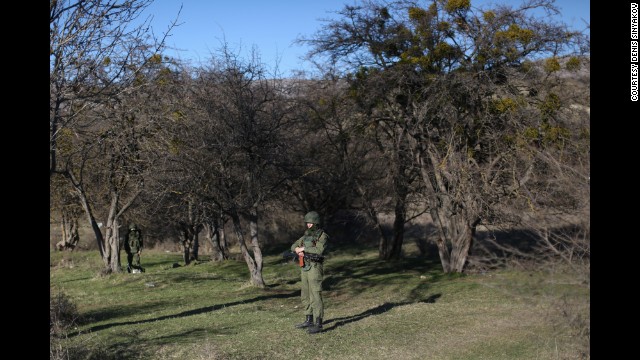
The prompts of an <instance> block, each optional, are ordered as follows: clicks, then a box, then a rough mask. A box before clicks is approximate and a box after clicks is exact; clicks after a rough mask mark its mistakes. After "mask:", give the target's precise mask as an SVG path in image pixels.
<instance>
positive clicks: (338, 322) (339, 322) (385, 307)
mask: <svg viewBox="0 0 640 360" xmlns="http://www.w3.org/2000/svg"><path fill="white" fill-rule="evenodd" d="M441 296H442V294H434V295H431V296H429V297H428V298H426V299H424V300H418V301H402V302H395V303H388V302H386V303H384V304H382V305H379V306H376V307H374V308H373V309H369V310H366V311H363V312H361V313H360V314H357V315H352V316H345V317H340V318H335V319H329V320H327V321H325V322H324V325H325V326H324V328H323V330H322V332H328V331H333V330H335V329H336V328H338V327H340V326H343V325H346V324H349V323H352V322H355V321H360V320H362V319H364V318H366V317H369V316H372V315H380V314H383V313H385V312H387V311H389V310H391V309H393V308H394V307H397V306H402V305H409V304H416V303H425V304H433V303H435V302H436V300H437V299H438V298H440V297H441ZM331 323H335V324H333V325H331V326H330V327H327V326H326V325H327V324H331Z"/></svg>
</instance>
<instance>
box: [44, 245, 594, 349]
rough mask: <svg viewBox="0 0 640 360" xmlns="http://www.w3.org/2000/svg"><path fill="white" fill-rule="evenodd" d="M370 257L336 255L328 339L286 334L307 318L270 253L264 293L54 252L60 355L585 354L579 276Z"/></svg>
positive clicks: (328, 269) (329, 287)
mask: <svg viewBox="0 0 640 360" xmlns="http://www.w3.org/2000/svg"><path fill="white" fill-rule="evenodd" d="M376 255H377V254H376V252H375V250H358V251H355V250H354V251H346V250H345V251H343V252H340V253H339V254H338V253H336V254H333V253H332V255H331V257H330V258H329V259H328V260H327V262H326V265H325V289H326V290H325V291H324V299H325V327H324V332H323V333H320V334H316V335H309V334H307V333H306V332H305V331H303V330H299V329H295V328H294V327H293V325H294V324H296V323H299V322H301V321H302V320H303V318H304V316H303V313H302V309H301V304H300V299H299V285H300V284H299V269H298V268H297V267H296V266H295V264H293V263H291V262H283V260H281V258H280V257H279V255H270V256H266V257H265V262H264V272H263V275H264V280H265V282H266V283H267V288H266V289H257V288H254V287H252V286H250V285H249V284H248V278H249V275H248V270H247V267H246V265H245V263H244V262H243V261H235V260H228V261H225V262H211V261H208V259H207V257H203V258H202V260H203V261H201V262H200V263H199V264H198V265H195V266H186V267H178V268H172V267H171V265H172V264H173V263H175V262H179V263H182V262H181V255H180V254H178V253H170V254H168V253H161V252H153V251H146V252H145V253H144V254H143V257H142V263H143V266H145V268H146V272H145V273H142V274H127V273H122V274H111V275H108V276H100V275H98V274H99V273H100V269H101V267H102V266H101V260H100V258H99V254H98V253H97V252H95V251H94V252H74V253H58V252H55V253H51V256H50V259H51V260H50V265H51V268H50V283H51V288H52V293H56V292H63V293H64V294H66V295H67V296H68V297H69V298H70V299H71V300H72V301H73V302H74V303H75V304H76V306H77V309H78V312H79V314H80V319H79V321H78V325H77V328H72V329H69V331H68V333H67V337H66V338H62V339H59V340H56V344H59V345H60V346H62V347H63V348H64V349H70V350H69V351H70V352H71V351H74V352H75V353H76V354H78V356H77V358H83V359H105V358H106V359H297V360H300V359H397V360H399V359H457V360H465V359H580V358H588V356H589V355H588V333H587V335H585V334H584V331H582V332H581V330H583V329H584V327H585V326H587V329H588V312H589V308H588V303H589V289H588V286H585V285H584V284H582V283H581V282H579V281H575V279H576V276H575V275H572V274H570V273H566V274H562V273H557V272H554V273H547V272H543V271H540V272H524V271H515V270H501V271H496V272H492V273H486V274H484V275H446V274H443V273H442V272H441V267H440V264H439V263H438V261H437V259H420V258H407V259H404V260H403V261H400V262H391V263H386V262H382V261H380V260H378V259H377V256H376ZM63 259H64V260H63ZM562 314H569V315H574V316H564V317H563V315H562ZM576 319H578V320H576ZM579 320H581V321H579ZM585 324H586V325H585ZM581 354H582V355H581Z"/></svg>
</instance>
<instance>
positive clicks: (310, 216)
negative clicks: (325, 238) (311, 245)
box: [304, 211, 320, 225]
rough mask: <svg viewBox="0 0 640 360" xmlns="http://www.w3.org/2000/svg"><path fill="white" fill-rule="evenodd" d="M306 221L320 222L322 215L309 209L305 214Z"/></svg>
mask: <svg viewBox="0 0 640 360" xmlns="http://www.w3.org/2000/svg"><path fill="white" fill-rule="evenodd" d="M304 222H306V223H311V224H316V225H317V224H320V215H319V214H318V213H317V212H315V211H309V212H308V213H307V214H306V215H305V216H304Z"/></svg>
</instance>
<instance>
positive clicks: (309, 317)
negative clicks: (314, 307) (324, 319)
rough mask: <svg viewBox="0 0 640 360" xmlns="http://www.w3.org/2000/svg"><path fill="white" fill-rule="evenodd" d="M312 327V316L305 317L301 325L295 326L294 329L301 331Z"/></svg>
mask: <svg viewBox="0 0 640 360" xmlns="http://www.w3.org/2000/svg"><path fill="white" fill-rule="evenodd" d="M312 325H313V315H307V318H306V320H305V321H304V322H303V323H302V324H298V325H296V328H298V329H303V328H306V327H309V326H312Z"/></svg>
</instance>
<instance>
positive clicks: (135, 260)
mask: <svg viewBox="0 0 640 360" xmlns="http://www.w3.org/2000/svg"><path fill="white" fill-rule="evenodd" d="M124 250H125V251H126V252H127V271H128V272H133V273H139V272H144V269H143V268H142V266H140V252H141V251H142V232H141V231H140V229H138V226H137V225H136V224H133V223H132V224H131V225H130V226H129V231H128V232H127V234H126V235H125V237H124Z"/></svg>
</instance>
